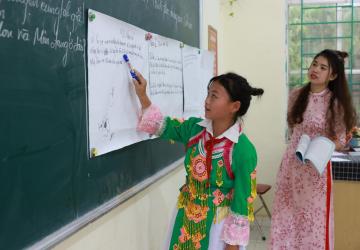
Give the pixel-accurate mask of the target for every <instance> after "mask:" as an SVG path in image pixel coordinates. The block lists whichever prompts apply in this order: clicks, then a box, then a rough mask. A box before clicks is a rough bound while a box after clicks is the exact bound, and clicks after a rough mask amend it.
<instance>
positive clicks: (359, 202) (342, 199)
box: [332, 155, 360, 250]
mask: <svg viewBox="0 0 360 250" xmlns="http://www.w3.org/2000/svg"><path fill="white" fill-rule="evenodd" d="M336 157H337V158H343V159H347V160H349V161H346V162H344V161H341V162H338V161H332V167H333V169H332V173H333V179H334V186H333V187H334V217H335V218H334V223H335V224H334V226H335V250H343V249H346V250H359V249H360V237H359V236H360V199H359V197H360V156H351V155H344V156H336Z"/></svg>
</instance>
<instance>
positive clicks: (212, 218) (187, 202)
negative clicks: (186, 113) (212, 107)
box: [138, 105, 257, 250]
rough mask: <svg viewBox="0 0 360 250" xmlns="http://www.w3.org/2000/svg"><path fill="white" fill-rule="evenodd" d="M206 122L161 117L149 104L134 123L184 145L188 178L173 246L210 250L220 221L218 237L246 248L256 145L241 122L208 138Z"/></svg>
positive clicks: (175, 248) (253, 194)
mask: <svg viewBox="0 0 360 250" xmlns="http://www.w3.org/2000/svg"><path fill="white" fill-rule="evenodd" d="M209 124H211V121H209V120H202V119H200V118H190V119H188V120H185V121H179V120H176V119H171V118H169V117H165V118H163V116H162V114H161V112H160V111H159V109H158V108H157V107H156V106H154V105H152V106H150V107H149V108H147V109H146V110H145V112H144V114H143V115H142V118H141V120H140V122H139V125H138V129H139V130H141V131H145V132H148V133H151V134H157V135H159V136H160V137H161V138H164V139H169V140H175V141H178V142H181V143H183V144H184V145H185V146H186V155H185V161H184V165H185V169H186V182H185V184H184V185H183V186H182V187H181V188H180V195H179V197H178V204H177V207H178V211H177V215H176V219H175V223H174V225H173V231H172V236H171V241H170V246H169V249H171V250H183V249H184V250H185V249H186V250H188V249H189V250H191V249H208V248H209V241H210V239H209V238H210V237H211V234H210V229H211V228H212V226H214V225H216V224H219V223H223V227H222V229H221V230H222V231H221V240H223V241H224V242H225V243H228V244H231V245H243V246H246V245H247V244H248V241H249V221H252V220H253V206H252V205H253V201H254V199H255V197H256V170H255V167H256V163H257V156H256V151H255V148H254V146H253V145H252V143H251V142H250V141H249V139H248V138H247V137H246V135H245V134H244V133H242V131H241V127H240V125H239V122H237V123H235V124H234V126H233V127H231V128H230V129H228V130H227V131H226V132H224V134H223V136H220V138H214V137H213V136H212V131H209V129H208V128H209ZM227 133H228V134H227ZM234 135H235V136H234ZM219 240H220V239H219Z"/></svg>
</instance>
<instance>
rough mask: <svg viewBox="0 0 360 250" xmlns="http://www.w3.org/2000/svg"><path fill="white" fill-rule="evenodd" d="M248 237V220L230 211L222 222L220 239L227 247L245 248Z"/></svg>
mask: <svg viewBox="0 0 360 250" xmlns="http://www.w3.org/2000/svg"><path fill="white" fill-rule="evenodd" d="M249 237H250V225H249V220H248V218H247V217H246V216H243V215H238V214H235V213H233V212H231V211H230V214H229V215H228V217H227V218H226V219H225V222H224V228H223V232H222V235H221V239H222V240H223V241H224V242H225V243H227V244H229V245H233V246H236V245H237V246H240V245H241V246H247V245H248V243H249Z"/></svg>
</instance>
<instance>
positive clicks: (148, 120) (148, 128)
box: [137, 104, 164, 135]
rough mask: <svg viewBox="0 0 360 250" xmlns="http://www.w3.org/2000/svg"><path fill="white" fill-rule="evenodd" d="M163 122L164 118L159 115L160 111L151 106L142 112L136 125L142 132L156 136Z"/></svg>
mask: <svg viewBox="0 0 360 250" xmlns="http://www.w3.org/2000/svg"><path fill="white" fill-rule="evenodd" d="M163 121H164V116H163V114H162V113H161V111H160V109H159V108H158V107H157V106H155V105H153V104H151V106H150V107H148V108H146V109H145V110H143V111H142V115H141V117H140V120H139V123H138V125H137V129H138V130H140V131H142V132H146V133H149V134H152V135H154V134H156V135H157V134H158V132H159V131H160V130H161V127H162V124H163Z"/></svg>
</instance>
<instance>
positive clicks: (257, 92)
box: [251, 87, 264, 96]
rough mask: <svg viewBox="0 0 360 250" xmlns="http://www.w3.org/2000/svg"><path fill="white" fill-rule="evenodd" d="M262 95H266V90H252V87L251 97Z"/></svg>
mask: <svg viewBox="0 0 360 250" xmlns="http://www.w3.org/2000/svg"><path fill="white" fill-rule="evenodd" d="M262 94H264V90H263V89H259V88H252V87H251V95H252V96H261V95H262Z"/></svg>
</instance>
